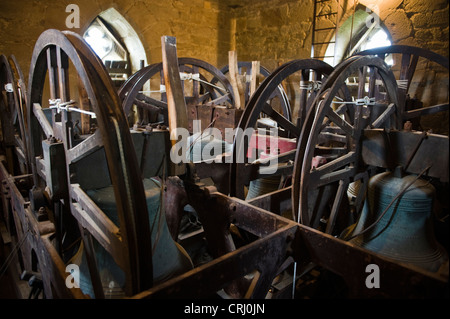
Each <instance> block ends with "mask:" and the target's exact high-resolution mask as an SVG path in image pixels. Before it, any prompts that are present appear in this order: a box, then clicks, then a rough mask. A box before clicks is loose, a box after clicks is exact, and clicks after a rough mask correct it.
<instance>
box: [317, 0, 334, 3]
mask: <svg viewBox="0 0 450 319" xmlns="http://www.w3.org/2000/svg"><path fill="white" fill-rule="evenodd" d="M333 1H334V0H319V1H315V2H316V3H323V2H333Z"/></svg>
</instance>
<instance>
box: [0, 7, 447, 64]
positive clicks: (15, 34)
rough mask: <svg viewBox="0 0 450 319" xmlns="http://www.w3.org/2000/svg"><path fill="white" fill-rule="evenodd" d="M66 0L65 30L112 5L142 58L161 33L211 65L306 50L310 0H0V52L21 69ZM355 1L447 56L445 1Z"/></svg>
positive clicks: (406, 39)
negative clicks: (70, 18) (76, 14)
mask: <svg viewBox="0 0 450 319" xmlns="http://www.w3.org/2000/svg"><path fill="white" fill-rule="evenodd" d="M70 3H74V4H77V5H78V6H79V8H80V28H79V29H72V30H73V31H75V32H79V33H82V32H84V30H85V29H86V28H87V26H88V25H89V24H90V23H91V21H92V20H93V19H94V18H95V17H96V16H97V15H98V14H100V13H101V12H103V11H105V10H107V9H108V8H111V7H112V8H115V9H116V10H117V11H118V12H119V13H120V14H122V15H123V17H124V18H125V19H126V20H127V21H128V22H129V23H130V25H131V26H132V27H133V28H134V29H135V31H136V33H137V34H138V36H139V38H140V40H141V42H142V44H143V47H144V48H145V50H146V54H147V62H148V63H153V62H159V61H160V60H161V40H160V39H161V36H163V35H172V36H176V37H177V43H178V50H179V55H180V56H191V57H197V58H200V59H204V60H206V61H207V62H209V63H212V64H213V65H216V66H218V67H221V66H223V65H225V64H227V57H228V54H227V52H228V50H236V51H237V54H238V58H239V59H240V60H260V61H261V63H262V65H264V66H266V67H267V68H269V69H270V70H273V69H274V68H275V67H276V66H277V65H279V64H281V63H283V62H286V61H289V60H292V59H298V58H308V57H309V56H310V50H311V31H312V19H313V10H314V1H313V0H303V1H298V0H271V1H267V0H252V1H238V0H226V1H223V0H222V1H220V0H190V1H186V0H167V1H156V0H150V1H149V0H148V1H140V0H135V1H129V0H113V1H106V0H62V1H59V0H49V1H38V0H20V1H8V0H0V31H1V32H0V53H3V54H7V55H8V54H15V55H16V57H17V59H18V60H19V63H20V64H21V66H22V68H24V69H27V68H28V64H29V61H30V59H31V53H32V49H33V46H34V43H35V41H36V39H37V37H38V36H39V35H40V33H41V32H43V31H44V30H46V29H49V28H55V29H61V30H63V29H67V28H66V26H65V19H66V17H67V15H68V13H66V12H65V8H66V6H67V5H68V4H70ZM345 3H346V7H345V8H343V10H344V12H345V14H343V15H342V19H341V20H343V19H345V18H347V17H348V16H349V15H350V14H351V12H352V6H353V1H346V2H345ZM359 3H361V4H363V5H366V6H367V7H369V8H373V7H374V6H377V9H378V10H379V14H380V18H381V22H382V23H383V24H384V25H385V26H386V27H387V29H388V31H389V32H390V34H391V36H392V39H393V42H394V43H396V44H409V45H415V46H419V47H425V48H429V49H431V50H433V51H436V52H437V53H439V54H442V55H444V56H448V47H449V41H448V38H449V22H448V14H449V12H448V10H449V3H448V1H447V0H432V1H426V0H403V1H402V0H394V1H374V0H365V1H364V0H362V1H359ZM341 22H342V21H341ZM27 72H28V71H27Z"/></svg>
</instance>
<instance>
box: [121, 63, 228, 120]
mask: <svg viewBox="0 0 450 319" xmlns="http://www.w3.org/2000/svg"><path fill="white" fill-rule="evenodd" d="M178 64H179V70H180V78H181V81H182V86H183V93H184V96H185V101H186V106H187V107H188V108H189V107H190V106H197V105H209V106H214V105H224V106H227V107H233V106H234V99H235V97H234V92H233V89H232V87H231V83H230V82H229V81H228V79H227V78H226V77H225V76H224V74H223V73H222V72H221V71H220V70H218V69H217V68H216V67H214V66H213V65H211V64H209V63H207V62H205V61H202V60H199V59H195V58H187V57H182V58H179V59H178ZM162 71H163V68H162V63H155V64H152V65H149V66H147V67H145V68H143V69H141V70H139V71H137V72H136V73H135V74H133V75H132V76H131V77H130V78H129V79H128V81H127V82H125V83H124V84H123V85H122V87H121V88H120V89H119V97H120V98H121V100H122V106H123V110H124V112H125V114H127V116H129V117H130V115H132V114H133V112H132V111H133V105H136V106H137V109H138V116H137V120H136V118H134V119H133V118H130V120H131V121H135V122H137V123H138V124H139V125H146V124H148V123H155V122H158V121H160V122H163V123H164V124H166V125H167V124H168V119H167V118H168V112H167V100H166V92H165V87H164V76H163V75H162ZM213 80H214V82H213ZM133 124H134V123H133ZM131 126H132V125H131Z"/></svg>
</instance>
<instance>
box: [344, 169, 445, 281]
mask: <svg viewBox="0 0 450 319" xmlns="http://www.w3.org/2000/svg"><path fill="white" fill-rule="evenodd" d="M399 194H401V196H398V195H399ZM397 197H398V198H397ZM434 197H435V188H434V186H433V185H431V184H430V183H429V182H428V181H426V180H423V179H420V178H419V179H417V178H416V176H414V175H405V176H400V174H398V173H392V172H384V173H381V174H378V175H375V176H374V177H372V178H371V179H370V181H369V185H368V194H367V200H366V202H365V204H364V207H363V210H362V213H361V215H360V218H359V219H358V222H357V223H356V226H355V228H354V229H353V231H352V234H353V235H352V237H351V238H352V239H351V240H350V242H352V243H354V244H356V245H358V246H360V247H363V248H365V249H368V250H370V251H373V252H376V253H378V254H380V255H382V256H385V257H388V258H390V259H393V260H395V261H398V262H402V263H406V264H411V265H415V266H417V267H420V268H422V269H424V270H427V271H430V272H434V273H436V272H441V271H442V269H443V268H444V266H447V267H448V254H447V252H446V251H445V249H444V248H443V247H442V246H441V245H440V244H439V243H438V242H437V240H436V237H435V236H434V231H433V218H432V209H433V200H434ZM375 222H376V223H375ZM369 226H370V227H369ZM365 229H366V230H365ZM364 230H365V231H364ZM358 234H359V235H358ZM347 238H348V237H347ZM446 272H448V268H447V270H446Z"/></svg>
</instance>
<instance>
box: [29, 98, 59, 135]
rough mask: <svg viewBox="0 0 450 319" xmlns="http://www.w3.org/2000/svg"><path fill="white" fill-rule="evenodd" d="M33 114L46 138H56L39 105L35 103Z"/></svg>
mask: <svg viewBox="0 0 450 319" xmlns="http://www.w3.org/2000/svg"><path fill="white" fill-rule="evenodd" d="M33 113H34V115H35V116H36V119H37V120H38V122H39V124H40V125H41V127H42V130H43V131H44V134H45V137H47V138H49V137H50V136H54V133H53V128H52V126H51V124H50V122H49V121H48V120H47V117H46V116H45V114H44V112H43V111H42V107H41V106H40V105H39V104H38V103H33Z"/></svg>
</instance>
